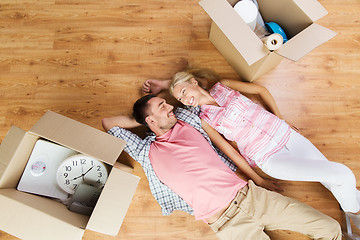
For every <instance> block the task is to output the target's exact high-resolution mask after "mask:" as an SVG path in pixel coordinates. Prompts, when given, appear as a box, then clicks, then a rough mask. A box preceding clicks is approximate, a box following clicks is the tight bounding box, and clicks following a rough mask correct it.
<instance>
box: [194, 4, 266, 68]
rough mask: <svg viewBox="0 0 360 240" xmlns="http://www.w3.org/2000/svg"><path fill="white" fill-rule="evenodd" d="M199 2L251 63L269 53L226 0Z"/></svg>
mask: <svg viewBox="0 0 360 240" xmlns="http://www.w3.org/2000/svg"><path fill="white" fill-rule="evenodd" d="M199 4H200V6H201V7H202V8H203V9H204V10H205V11H206V12H207V14H208V15H209V16H210V17H211V19H212V20H213V21H214V22H215V23H216V25H217V26H218V27H219V28H220V29H221V30H222V32H223V33H224V34H225V35H226V37H227V38H228V39H229V40H230V41H231V43H232V44H233V45H234V47H235V48H236V50H237V51H239V52H240V54H241V55H242V56H243V58H244V59H245V61H246V62H247V63H248V64H249V65H251V64H253V63H255V62H256V61H258V60H259V59H261V58H263V57H264V56H266V55H267V54H269V51H268V50H267V49H266V48H265V47H264V45H263V43H262V41H261V40H260V39H259V37H258V36H256V34H255V33H254V32H253V31H252V30H251V29H250V27H249V26H248V25H247V24H246V23H245V22H244V21H243V20H242V18H241V17H240V16H239V15H238V14H237V13H236V11H235V10H234V9H233V7H232V6H231V5H230V4H229V3H228V2H227V1H226V0H202V1H200V2H199Z"/></svg>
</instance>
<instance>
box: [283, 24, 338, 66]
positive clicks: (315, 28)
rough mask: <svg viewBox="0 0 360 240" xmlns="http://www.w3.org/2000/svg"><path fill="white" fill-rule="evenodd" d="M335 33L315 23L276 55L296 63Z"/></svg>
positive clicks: (287, 43)
mask: <svg viewBox="0 0 360 240" xmlns="http://www.w3.org/2000/svg"><path fill="white" fill-rule="evenodd" d="M335 35H336V33H335V32H334V31H332V30H330V29H327V28H325V27H322V26H320V25H318V24H316V23H313V24H311V25H310V26H309V27H308V28H306V29H305V30H303V31H302V32H300V33H299V34H298V35H296V36H295V37H293V38H291V39H290V40H289V41H288V42H286V44H284V45H283V46H282V47H281V48H280V49H278V50H276V53H277V54H279V55H281V56H283V57H286V58H288V59H290V60H293V61H297V60H299V59H300V58H302V57H303V56H305V55H306V54H307V53H309V52H310V51H311V50H313V49H314V48H316V47H318V46H320V45H321V44H323V43H324V42H326V41H328V40H329V39H331V38H333V37H334V36H335Z"/></svg>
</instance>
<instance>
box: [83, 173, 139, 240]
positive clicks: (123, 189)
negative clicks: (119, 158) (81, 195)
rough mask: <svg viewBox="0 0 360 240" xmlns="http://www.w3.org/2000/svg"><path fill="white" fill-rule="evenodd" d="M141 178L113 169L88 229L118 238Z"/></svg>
mask: <svg viewBox="0 0 360 240" xmlns="http://www.w3.org/2000/svg"><path fill="white" fill-rule="evenodd" d="M139 181H140V178H139V177H137V176H135V175H132V174H130V173H127V172H124V171H122V170H119V169H117V168H113V169H112V170H111V173H110V175H109V178H108V180H107V182H106V184H105V187H104V189H103V191H102V193H101V195H100V198H99V200H98V202H97V204H96V206H95V209H94V211H93V213H92V214H91V217H90V220H89V222H88V225H87V227H86V229H90V230H93V231H96V232H100V233H104V234H108V235H112V236H116V235H117V234H118V232H119V230H120V226H121V224H122V222H123V220H124V218H125V215H126V212H127V210H128V208H129V206H130V203H131V200H132V198H133V196H134V194H135V191H136V187H137V185H138V183H139Z"/></svg>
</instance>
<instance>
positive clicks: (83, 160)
mask: <svg viewBox="0 0 360 240" xmlns="http://www.w3.org/2000/svg"><path fill="white" fill-rule="evenodd" d="M80 161H81V164H86V159H80ZM91 161H92V160H91Z"/></svg>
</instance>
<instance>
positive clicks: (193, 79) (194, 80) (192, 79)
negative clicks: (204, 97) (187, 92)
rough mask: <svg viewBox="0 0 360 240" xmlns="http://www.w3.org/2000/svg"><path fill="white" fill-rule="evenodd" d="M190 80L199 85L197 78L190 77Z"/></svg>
mask: <svg viewBox="0 0 360 240" xmlns="http://www.w3.org/2000/svg"><path fill="white" fill-rule="evenodd" d="M190 82H191V83H192V84H194V85H198V84H199V83H198V81H197V80H196V79H195V78H190Z"/></svg>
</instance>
